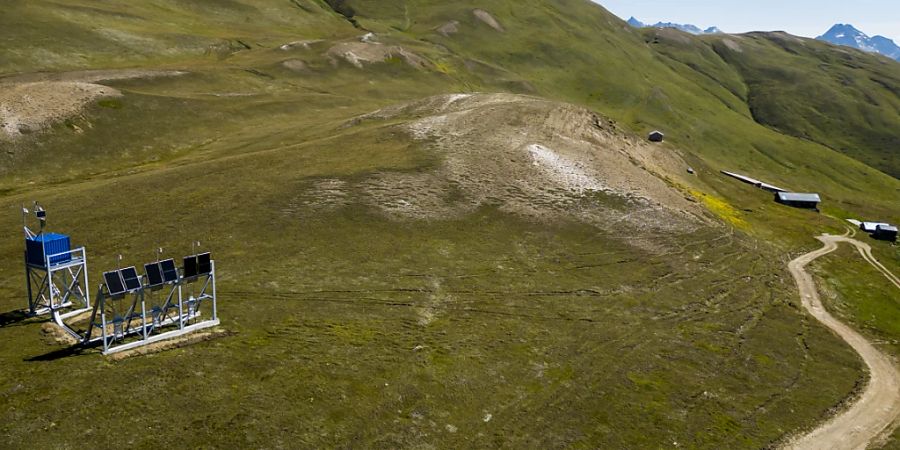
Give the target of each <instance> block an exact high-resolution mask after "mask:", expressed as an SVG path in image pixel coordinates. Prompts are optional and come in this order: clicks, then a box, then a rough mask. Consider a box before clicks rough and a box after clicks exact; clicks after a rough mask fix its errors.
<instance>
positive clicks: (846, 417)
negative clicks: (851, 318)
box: [787, 235, 900, 449]
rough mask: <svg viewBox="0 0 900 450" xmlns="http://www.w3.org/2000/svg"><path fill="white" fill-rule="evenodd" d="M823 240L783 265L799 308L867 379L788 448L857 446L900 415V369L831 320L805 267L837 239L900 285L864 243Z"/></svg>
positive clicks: (887, 428)
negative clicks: (856, 358)
mask: <svg viewBox="0 0 900 450" xmlns="http://www.w3.org/2000/svg"><path fill="white" fill-rule="evenodd" d="M817 239H819V240H820V241H822V243H824V244H825V246H824V247H822V248H821V249H819V250H816V251H813V252H810V253H807V254H805V255H803V256H801V257H799V258H797V259H795V260H793V261H791V262H790V263H789V264H788V269H789V270H790V271H791V274H792V275H793V276H794V279H795V280H796V281H797V286H798V287H799V288H800V295H801V297H802V299H803V306H804V307H805V308H806V309H807V310H808V311H809V313H810V314H812V315H813V317H815V318H816V319H818V320H819V321H820V322H822V323H823V324H825V326H827V327H828V328H830V329H831V330H832V331H834V332H835V333H837V335H838V336H840V337H841V338H842V339H843V340H845V341H847V343H848V344H850V346H851V347H853V349H854V350H856V352H857V353H859V355H860V356H861V357H862V359H863V361H865V363H866V365H867V366H868V367H869V373H870V379H869V383H868V385H867V386H866V389H865V391H864V392H863V393H862V396H860V398H859V399H858V400H857V401H856V402H855V403H854V404H853V405H852V406H851V407H850V408H849V409H847V410H846V411H844V412H842V413H841V414H839V415H837V416H835V417H834V418H832V419H830V420H829V421H827V422H826V423H824V424H822V425H820V426H819V427H818V428H816V429H815V430H813V431H811V432H810V433H808V434H806V435H804V436H800V437H798V438H796V439H794V440H793V441H791V442H790V443H789V444H788V445H787V448H789V449H863V448H866V447H867V446H868V445H869V443H870V442H872V441H873V440H874V439H875V438H877V437H879V436H880V435H882V434H885V433H887V432H890V430H892V429H893V427H894V426H896V422H897V418H898V417H900V373H898V372H897V368H896V367H895V366H894V363H893V361H892V360H891V358H890V357H888V356H887V355H885V354H884V353H882V352H881V351H879V350H878V349H877V348H875V346H873V345H872V344H871V343H870V342H869V341H868V340H866V338H864V337H863V336H862V335H860V334H859V333H857V332H856V331H854V330H853V329H852V328H850V327H849V326H847V325H845V324H843V323H842V322H840V321H838V320H837V319H835V318H834V317H833V316H832V315H831V314H829V313H828V311H826V310H825V307H824V306H823V305H822V301H821V300H820V299H819V294H818V292H817V290H816V285H815V282H814V281H813V278H812V276H810V275H809V273H807V272H806V270H805V269H806V266H807V265H808V264H809V263H811V262H813V261H814V260H816V259H817V258H819V257H822V256H825V255H827V254H829V253H831V252H833V251H835V250H837V248H838V244H839V243H841V242H844V243H848V244H850V245H853V246H854V247H856V249H857V250H858V251H859V253H860V255H862V256H863V258H864V259H865V260H866V262H868V263H869V264H871V265H873V266H874V267H875V268H876V269H878V271H879V272H881V273H882V274H884V276H885V277H886V278H888V280H890V281H891V283H892V284H894V285H895V286H897V288H898V289H900V282H898V281H900V280H898V279H897V277H896V276H895V275H894V274H892V273H891V272H890V271H888V270H887V269H886V268H885V267H884V266H882V265H881V264H880V263H879V262H878V260H876V259H875V257H874V256H873V255H872V249H871V247H869V245H867V244H865V243H862V242H860V241H857V240H855V239H851V238H849V237H844V236H831V235H823V236H821V237H819V238H817Z"/></svg>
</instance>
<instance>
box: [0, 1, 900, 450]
mask: <svg viewBox="0 0 900 450" xmlns="http://www.w3.org/2000/svg"><path fill="white" fill-rule="evenodd" d="M8 3H9V4H8V5H5V6H4V8H5V14H3V15H2V16H0V39H2V42H4V45H3V46H0V104H3V105H5V106H4V107H3V108H0V119H3V120H0V122H3V123H2V124H0V132H3V131H5V130H8V133H7V134H0V206H2V210H4V211H7V214H6V215H3V216H0V228H2V229H6V230H10V231H9V233H7V234H6V235H5V237H3V238H2V239H0V255H2V256H3V258H4V260H6V261H8V262H9V264H4V265H2V266H0V338H2V339H4V341H6V342H9V343H14V345H6V346H3V347H2V349H0V360H2V361H3V364H0V442H2V443H4V444H6V445H5V446H13V447H16V446H21V445H23V443H25V442H28V443H30V444H32V445H34V446H64V445H65V444H66V443H69V442H75V441H77V440H79V439H81V440H83V439H89V440H90V441H91V442H92V443H95V444H98V445H99V446H100V447H109V446H113V445H115V444H117V443H119V442H118V441H115V440H114V438H115V437H114V435H113V434H108V433H107V432H106V430H110V429H117V428H120V427H126V428H127V427H133V426H137V425H138V424H139V425H140V426H141V427H149V428H148V429H150V430H152V431H153V432H151V433H147V434H144V435H140V436H139V437H137V438H135V440H134V442H130V443H129V445H130V446H136V447H150V446H172V445H179V444H184V443H187V444H188V445H191V446H234V445H238V446H251V447H276V446H286V447H293V446H307V447H336V446H361V447H373V446H374V447H413V446H427V445H434V446H439V447H485V446H508V447H550V448H556V447H571V446H584V447H661V446H669V445H672V443H673V442H678V443H679V445H685V446H689V447H695V448H734V447H746V448H758V447H762V446H766V445H769V444H772V443H775V442H778V441H779V440H780V439H783V438H784V437H785V436H787V435H789V434H790V433H793V432H796V431H797V430H799V429H803V428H806V427H810V426H812V425H814V424H815V423H817V422H818V421H819V420H821V419H823V418H824V417H826V416H827V414H828V413H829V411H830V410H831V409H832V408H833V407H834V406H836V405H838V404H839V403H840V402H841V401H842V400H843V399H845V398H846V397H847V396H848V395H850V394H851V393H852V392H854V390H855V389H857V388H858V387H859V386H860V385H861V383H862V382H864V380H865V376H864V374H863V372H862V368H861V367H860V362H859V361H858V359H857V358H856V356H855V355H854V354H853V353H852V352H851V351H850V349H849V348H847V347H846V346H845V345H843V344H842V343H841V342H840V341H838V340H837V339H836V338H835V337H834V336H833V335H831V334H830V333H828V332H827V331H825V330H824V329H823V328H821V327H820V326H819V325H817V324H816V323H814V321H810V320H809V318H808V317H807V316H806V315H805V314H803V313H802V311H801V309H800V307H799V305H798V302H797V300H796V298H795V295H796V291H795V289H794V288H793V286H792V284H791V280H790V277H789V275H788V274H787V272H786V270H785V268H784V264H785V262H786V261H787V260H788V259H789V256H790V255H791V254H793V253H796V252H800V251H803V250H805V249H808V248H812V247H813V246H816V245H817V243H816V241H814V240H813V239H812V236H813V235H814V234H816V233H821V232H825V231H829V232H836V233H840V232H843V230H844V225H843V223H842V222H841V221H839V220H836V219H834V218H832V217H830V216H837V217H849V216H853V217H865V218H872V219H874V218H881V219H883V220H892V221H900V208H898V206H900V205H898V201H897V196H896V195H894V194H895V193H897V192H900V181H898V180H897V178H896V172H892V170H894V169H893V168H894V167H895V166H896V161H895V160H896V159H897V158H896V157H891V155H895V153H891V152H896V148H897V147H896V145H894V146H891V145H890V144H891V142H892V141H891V139H893V142H896V133H894V134H893V135H892V134H890V131H889V130H890V127H891V126H893V125H892V124H894V123H895V121H896V120H897V104H898V103H897V101H896V100H897V97H896V92H897V88H898V81H897V77H896V69H893V68H891V67H882V66H881V65H879V64H881V63H880V60H877V59H875V58H870V57H868V56H865V55H857V54H855V53H854V54H852V55H850V56H845V55H844V54H843V53H840V52H839V51H837V50H835V49H833V48H832V47H828V46H822V45H819V44H814V43H810V42H809V41H803V44H802V45H801V44H793V43H787V44H777V43H776V38H777V36H775V37H773V36H756V35H751V36H743V37H734V38H733V39H734V40H736V41H737V42H738V45H740V46H741V47H740V48H742V49H743V52H740V51H735V50H733V49H732V47H733V46H730V45H731V44H728V43H726V42H725V41H724V40H721V39H722V38H717V39H718V40H717V39H711V38H710V39H698V38H693V37H690V36H688V35H684V34H681V33H675V32H669V31H637V30H633V29H631V28H629V27H627V26H626V25H625V23H624V22H622V21H621V20H619V19H617V18H615V17H613V16H612V15H611V14H609V13H608V12H606V11H605V10H603V9H602V8H600V7H598V6H596V5H594V4H593V3H590V2H587V1H582V0H564V1H557V2H541V1H536V0H527V1H516V2H504V1H498V2H491V4H490V5H488V6H485V5H484V4H483V3H484V2H469V1H462V2H439V1H415V2H413V1H390V2H386V1H369V0H346V1H341V2H336V1H329V2H324V1H318V0H291V1H274V0H272V1H254V2H251V1H249V0H231V1H227V2H223V1H215V2H213V1H199V0H194V1H169V0H149V1H146V2H142V3H141V4H139V5H136V4H133V2H125V1H122V0H109V1H105V2H101V3H98V2H88V1H76V2H64V3H65V4H62V2H56V1H50V0H36V1H27V2H26V1H13V2H8ZM87 24H90V25H87ZM370 32H371V33H373V35H372V36H369V37H365V38H364V37H363V36H364V35H365V34H366V33H370ZM801 47H802V48H801ZM807 47H808V48H809V49H811V50H809V49H807ZM729 51H730V52H732V53H728V52H729ZM742 55H744V56H745V57H742ZM815 58H819V59H820V60H827V61H828V64H829V66H828V67H826V68H818V66H814V65H811V64H813V62H812V61H815ZM779 61H783V62H784V63H783V64H779V63H778V62H779ZM767 64H776V65H777V66H779V67H782V66H783V70H782V71H786V72H790V73H796V72H797V71H809V72H815V74H816V75H817V76H816V77H815V78H812V77H811V78H810V81H809V84H808V85H803V86H802V89H799V90H798V89H796V86H795V85H794V84H789V83H790V77H789V76H784V77H782V75H781V72H778V71H773V70H770V68H769V67H768V66H767ZM854 66H856V67H854ZM851 75H852V77H853V78H852V79H851V81H852V83H850V85H851V86H850V87H846V88H844V87H843V86H842V85H839V84H834V83H840V81H841V80H842V79H843V78H842V77H844V78H846V77H850V76H851ZM875 80H880V81H875ZM873 83H874V84H875V85H877V86H875V85H873ZM16 89H19V90H21V89H25V92H28V93H29V96H28V97H29V98H28V99H24V100H23V98H22V96H18V97H17V96H16V95H14V92H17V91H16ZM819 89H827V90H837V91H839V92H841V94H840V95H834V96H830V97H829V101H830V102H831V103H829V104H828V105H824V104H820V103H818V102H819V99H818V98H816V96H814V95H811V93H814V92H817V90H819ZM85 90H86V91H89V92H95V93H98V94H96V95H97V97H96V98H94V97H91V98H88V99H85V98H82V97H79V96H78V95H76V94H75V93H79V92H85ZM110 90H112V91H110ZM477 92H505V93H513V94H521V95H522V96H517V97H512V96H510V97H504V98H514V99H519V100H515V101H509V102H505V103H504V102H497V103H496V104H494V103H491V102H488V101H485V102H483V103H477V102H478V101H480V100H478V99H483V98H492V97H490V96H478V95H474V96H472V99H469V100H458V99H457V97H455V96H451V97H434V98H432V97H431V96H435V95H442V94H455V93H470V94H471V93H477ZM864 92H868V93H869V94H868V95H870V96H872V99H865V98H864V94H863V93H864ZM79 95H80V94H79ZM423 98H428V100H424V101H423V100H421V99H423ZM46 99H50V100H46ZM776 99H779V100H776ZM51 100H52V101H51ZM545 100H546V101H545ZM869 100H872V101H869ZM470 101H471V102H474V103H467V102H470ZM823 101H824V100H823ZM410 102H412V103H410ZM457 102H460V103H459V104H457ZM516 102H519V103H516ZM70 103H71V107H69V108H63V107H62V106H61V105H67V104H70ZM51 104H52V105H51ZM391 105H402V106H398V107H392V106H391ZM422 105H425V106H422ZM517 105H521V107H518V106H517ZM51 106H52V107H51ZM825 106H829V108H830V109H825ZM382 108H386V109H383V110H382ZM785 108H786V109H785ZM43 109H52V110H53V114H49V115H47V117H44V118H43V119H42V121H40V122H38V121H31V122H29V121H27V120H26V119H28V117H26V116H27V114H26V112H28V111H31V112H32V113H33V112H34V111H41V110H43ZM376 110H381V111H380V112H379V113H377V114H374V115H372V114H370V113H372V112H373V111H376ZM838 110H840V111H842V112H843V111H845V110H852V111H854V112H855V113H854V114H853V115H850V116H840V115H834V113H833V111H838ZM810 111H817V113H816V114H818V115H816V114H813V113H812V112H810ZM788 112H790V114H788ZM366 114H369V115H366ZM363 115H366V116H363ZM819 115H821V116H823V117H827V120H825V119H822V120H820V119H821V117H819ZM785 117H787V118H790V119H791V120H789V121H787V120H786V119H784V118H785ZM450 125H452V127H451V126H450ZM651 129H661V130H663V131H665V132H666V133H667V136H668V137H669V139H668V141H667V143H666V144H663V145H661V146H653V147H649V146H645V145H644V144H643V143H642V141H643V135H644V134H645V133H646V132H647V131H649V130H651ZM842 130H843V131H842ZM848 130H849V131H848ZM853 130H865V131H866V132H861V133H856V132H855V131H853ZM886 130H887V131H886ZM845 131H846V132H845ZM529 144H530V145H529ZM538 144H539V145H540V147H534V146H535V145H538ZM534 148H538V149H539V150H540V151H542V152H544V153H535V150H534ZM541 149H542V150H541ZM642 149H651V150H652V151H653V153H641V151H642ZM529 152H531V153H529ZM548 152H549V153H550V156H549V157H548V156H547V155H546V154H547V153H548ZM554 152H555V153H554ZM473 155H474V156H473ZM535 155H543V157H544V160H540V159H537V156H535ZM567 155H568V156H571V155H582V156H581V157H580V158H579V159H577V160H575V161H574V162H572V161H571V160H569V159H566V157H567ZM584 155H588V156H584ZM647 155H651V156H647ZM554 158H555V159H554ZM548 160H549V161H550V163H554V164H556V166H553V165H552V164H551V165H550V166H549V169H548V170H545V171H544V172H536V171H538V169H541V168H542V167H543V166H541V165H540V164H542V163H546V162H547V161H548ZM542 161H543V162H542ZM609 161H621V162H616V163H615V164H621V167H622V170H621V171H620V172H621V174H615V173H612V172H614V171H606V172H603V171H602V170H601V169H605V168H606V169H608V167H606V166H604V163H608V162H609ZM559 166H563V167H564V168H567V167H569V166H572V167H575V169H571V168H568V169H567V170H570V172H568V173H562V175H560V172H559ZM688 166H691V167H693V168H694V169H696V172H697V176H689V175H688V174H687V171H686V169H687V167H688ZM536 168H537V169H536ZM722 169H728V170H735V171H743V172H746V173H748V174H750V175H753V176H756V177H759V178H763V179H765V180H766V181H769V182H772V183H774V184H779V185H785V186H787V187H791V188H794V189H796V190H810V191H818V192H820V193H822V195H823V197H825V199H826V203H825V205H824V208H825V209H824V212H825V213H826V214H815V213H811V212H807V211H799V210H794V209H790V208H786V207H782V206H779V205H775V204H773V203H772V202H771V196H770V195H769V194H767V193H765V192H762V191H760V190H758V189H755V188H753V187H751V186H747V185H743V184H740V183H737V182H736V181H733V180H730V179H726V178H723V177H721V176H720V174H719V173H718V171H719V170H722ZM554 170H556V172H554ZM592 171H596V172H592ZM535 173H539V174H541V176H537V175H535ZM596 173H604V174H605V177H599V179H598V178H597V177H594V178H590V177H591V176H594V175H595V174H596ZM573 174H574V175H573ZM623 174H624V175H623ZM888 174H892V175H894V177H892V176H890V175H888ZM617 175H621V176H620V178H626V179H627V180H626V181H627V183H626V182H622V183H623V185H628V183H632V182H637V181H635V180H638V181H640V182H641V183H644V185H642V186H643V187H646V186H645V185H651V184H652V186H653V189H650V188H647V189H646V191H641V190H640V189H638V190H637V194H635V193H630V194H628V195H625V194H623V193H622V191H621V190H616V189H612V188H608V189H609V190H608V191H602V190H601V191H599V192H590V193H587V194H585V193H584V192H581V193H573V192H572V191H571V190H567V189H565V186H566V183H570V184H571V183H575V184H578V183H583V182H584V180H585V179H588V181H590V182H596V184H600V185H604V186H608V185H613V186H614V187H615V186H618V185H617V184H616V183H613V182H612V181H611V180H612V179H613V178H615V177H616V176H617ZM648 179H651V180H652V183H651V182H650V181H646V180H648ZM620 181H621V180H620ZM646 192H649V194H647V193H646ZM638 194H640V195H647V196H649V199H647V198H643V197H638ZM673 198H675V199H677V201H672V202H671V203H673V204H674V203H678V204H681V203H686V204H690V205H693V206H685V207H684V209H686V210H692V211H693V210H694V209H693V208H695V209H696V210H697V211H704V210H705V211H706V212H703V213H698V215H699V216H702V217H700V218H698V219H697V220H696V221H695V222H691V223H692V225H691V226H685V227H674V230H673V229H670V228H662V225H671V224H662V225H661V224H660V222H662V221H659V220H656V221H655V222H654V220H651V219H653V217H656V216H654V215H653V214H654V212H653V211H656V212H658V211H659V208H664V207H668V206H671V205H661V204H660V205H657V204H654V201H655V202H656V203H660V202H661V201H662V199H667V200H666V202H669V200H668V199H673ZM34 199H37V200H40V201H42V203H43V204H45V206H47V208H48V209H49V210H50V214H51V218H50V224H51V228H52V229H53V230H54V231H60V232H67V233H70V234H72V235H73V238H74V240H75V241H76V242H77V243H81V244H85V245H87V246H88V250H89V254H90V257H91V260H92V261H91V267H92V272H91V277H92V279H93V280H98V279H99V273H100V271H101V270H103V269H106V268H108V267H111V266H112V265H113V264H115V260H114V256H115V255H117V254H120V253H121V254H124V255H125V256H126V258H127V261H126V262H127V263H129V264H140V263H142V262H143V259H147V258H150V257H151V256H152V255H153V250H154V249H155V248H156V247H158V246H163V247H165V248H166V251H167V253H168V254H170V255H171V256H174V257H178V256H180V254H181V253H184V252H186V251H187V248H186V246H187V243H189V242H190V241H191V240H194V239H200V240H201V241H202V242H203V243H204V244H205V245H206V246H207V248H208V249H209V250H212V251H213V254H214V256H215V257H216V259H217V267H218V269H219V272H220V279H219V293H220V297H221V299H220V314H221V316H222V318H223V324H224V325H223V326H224V327H225V328H226V329H227V330H229V331H231V332H233V333H234V334H233V335H232V336H229V337H226V338H221V339H218V340H214V341H211V342H206V343H202V344H197V345H194V346H190V347H186V348H182V349H178V350H173V351H168V352H163V353H160V354H157V355H152V356H148V357H140V358H132V359H127V360H124V361H121V362H116V363H113V362H109V361H107V360H105V359H103V358H102V357H100V356H99V355H98V354H97V353H96V352H92V351H88V352H83V353H76V354H74V355H69V354H67V353H65V352H60V351H59V350H60V349H59V348H58V347H55V346H53V345H50V344H48V343H46V342H44V341H43V340H42V339H41V338H40V331H39V330H40V321H38V320H36V319H26V320H20V319H21V317H20V315H19V314H18V313H17V312H16V310H17V309H19V308H21V306H22V305H23V304H24V303H25V299H24V292H23V290H24V289H23V286H22V284H23V280H22V273H21V272H22V270H21V268H20V267H19V266H18V265H17V264H18V261H19V260H20V258H21V253H20V252H21V246H22V242H21V238H20V235H19V234H18V233H17V232H15V230H17V227H18V226H19V224H20V222H19V220H20V218H19V216H18V210H19V205H21V204H22V203H29V202H30V201H32V200H34ZM423 211H424V213H423V214H419V213H422V212H423ZM417 214H418V215H417ZM611 215H614V216H615V218H613V219H611V218H610V217H611ZM675 222H677V221H674V220H673V221H672V223H675ZM880 251H884V252H885V254H890V253H889V252H890V251H891V249H890V248H887V247H885V248H884V249H881V250H880ZM884 259H885V260H886V262H888V263H889V264H890V265H891V268H892V269H893V270H895V271H897V272H900V260H897V259H896V258H893V259H891V258H884ZM829 270H832V269H829V268H826V269H825V275H826V276H827V274H828V271H829ZM94 271H96V273H95V272H94ZM94 288H96V286H94ZM59 373H65V374H66V378H65V382H64V383H60V380H59V378H58V376H57V375H58V374H59ZM822 374H827V376H824V377H823V376H822ZM98 380H102V382H100V381H98ZM159 392H169V393H171V394H173V395H167V396H165V397H163V398H155V399H154V400H152V401H151V400H150V399H151V398H153V396H154V395H155V394H156V393H159ZM86 405H99V407H96V408H94V409H89V410H88V415H89V416H90V417H91V418H92V420H95V422H94V425H92V427H93V428H91V429H85V428H84V425H83V423H82V422H81V421H73V420H68V419H67V418H68V417H73V416H75V415H79V414H84V412H85V408H86ZM142 429H143V428H142ZM187 430H190V433H188V432H187ZM85 436H87V438H85Z"/></svg>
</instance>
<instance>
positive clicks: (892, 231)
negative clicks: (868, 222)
mask: <svg viewBox="0 0 900 450" xmlns="http://www.w3.org/2000/svg"><path fill="white" fill-rule="evenodd" d="M872 237H873V238H875V239H878V240H882V241H890V242H894V241H896V240H897V227H896V226H894V225H886V224H882V225H878V227H877V228H876V229H875V233H872Z"/></svg>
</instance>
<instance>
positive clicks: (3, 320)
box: [0, 309, 31, 328]
mask: <svg viewBox="0 0 900 450" xmlns="http://www.w3.org/2000/svg"><path fill="white" fill-rule="evenodd" d="M30 318H31V316H30V315H29V314H28V312H26V311H25V310H22V309H17V310H15V311H9V312H5V313H0V328H6V327H9V326H13V325H16V324H19V323H21V322H24V321H26V320H28V319H30Z"/></svg>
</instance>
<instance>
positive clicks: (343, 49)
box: [327, 41, 429, 69]
mask: <svg viewBox="0 0 900 450" xmlns="http://www.w3.org/2000/svg"><path fill="white" fill-rule="evenodd" d="M327 55H328V58H329V59H330V60H331V62H332V64H337V63H338V62H339V61H341V60H343V61H346V62H348V63H350V64H352V65H353V66H355V67H357V68H359V69H362V68H364V67H365V66H366V65H369V64H376V63H383V62H385V61H387V60H388V59H391V58H399V59H401V60H403V61H404V62H405V63H406V64H408V65H409V66H411V67H414V68H416V69H424V68H427V67H428V66H429V63H428V61H427V60H426V59H425V58H422V57H421V56H419V55H417V54H415V53H413V52H410V51H408V50H406V49H404V48H403V47H400V46H399V45H384V44H381V43H379V42H371V41H367V42H342V43H340V44H337V45H335V46H334V47H331V48H330V49H329V50H328V54H327Z"/></svg>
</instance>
